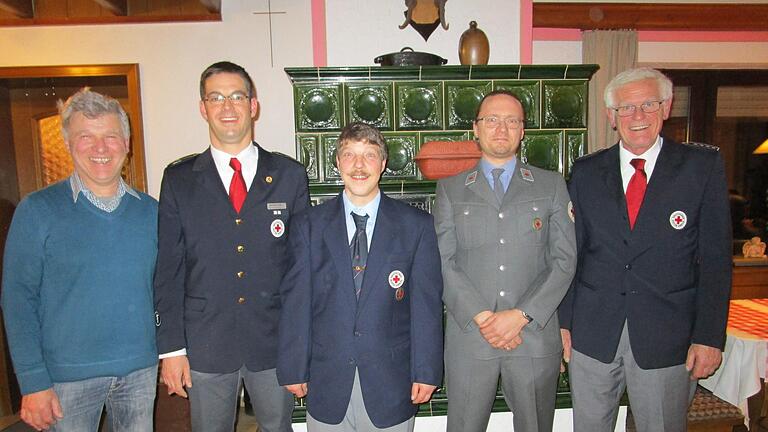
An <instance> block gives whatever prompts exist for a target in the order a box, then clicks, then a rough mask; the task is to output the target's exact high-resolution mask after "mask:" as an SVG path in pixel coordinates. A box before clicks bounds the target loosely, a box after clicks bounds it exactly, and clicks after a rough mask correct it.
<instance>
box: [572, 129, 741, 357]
mask: <svg viewBox="0 0 768 432" xmlns="http://www.w3.org/2000/svg"><path fill="white" fill-rule="evenodd" d="M568 191H569V193H570V195H571V199H572V200H573V206H574V211H575V218H576V244H577V247H578V265H577V270H576V277H575V278H574V280H573V283H572V284H571V288H570V290H569V291H568V294H566V297H565V298H564V299H563V302H562V303H561V305H560V309H559V315H560V325H561V327H563V328H567V329H570V330H571V340H572V344H573V348H574V349H575V350H577V351H579V352H580V353H582V354H586V355H588V356H590V357H592V358H595V359H597V360H599V361H601V362H604V363H608V362H610V361H612V360H613V358H614V357H615V355H616V349H617V346H618V343H619V337H620V336H621V331H622V328H623V326H624V322H625V321H626V322H627V326H628V331H629V340H630V343H631V346H632V353H633V354H634V357H635V360H636V361H637V364H638V365H639V366H640V367H641V368H643V369H656V368H662V367H668V366H673V365H679V364H682V363H684V362H685V359H686V356H687V352H688V348H689V347H690V345H691V344H692V343H696V344H702V345H708V346H712V347H717V348H720V349H722V348H723V345H724V344H725V327H726V321H727V317H728V299H729V296H730V289H731V262H732V261H731V260H732V257H731V222H730V211H729V206H728V191H727V186H726V181H725V171H724V165H723V160H722V158H721V157H720V153H718V152H717V151H715V150H712V149H709V148H703V147H700V146H695V145H688V144H678V143H675V142H673V141H671V140H666V139H665V140H664V143H663V145H662V147H661V152H660V153H659V157H658V159H657V161H656V166H655V167H654V169H653V173H652V175H651V178H650V181H649V182H648V187H647V189H646V192H645V198H644V200H643V204H642V207H641V208H640V212H639V213H638V216H637V220H636V221H635V228H634V229H633V230H630V229H629V221H628V216H627V204H626V200H625V196H624V190H623V187H622V181H621V172H620V167H619V147H618V144H617V145H614V146H613V147H610V148H608V149H606V150H603V151H600V152H597V153H594V154H592V155H588V156H585V157H583V158H581V159H579V160H577V161H576V163H575V164H574V168H573V174H572V176H571V180H570V183H569V185H568ZM677 212H682V213H683V214H684V217H683V216H682V215H681V214H680V213H677ZM673 215H675V216H681V218H680V219H678V221H677V222H676V223H677V224H678V225H677V226H678V228H680V229H676V228H675V227H673V223H672V222H673V221H672V220H671V219H675V218H674V217H673ZM683 220H685V223H684V225H683V226H682V227H680V225H681V224H682V221H683Z"/></svg>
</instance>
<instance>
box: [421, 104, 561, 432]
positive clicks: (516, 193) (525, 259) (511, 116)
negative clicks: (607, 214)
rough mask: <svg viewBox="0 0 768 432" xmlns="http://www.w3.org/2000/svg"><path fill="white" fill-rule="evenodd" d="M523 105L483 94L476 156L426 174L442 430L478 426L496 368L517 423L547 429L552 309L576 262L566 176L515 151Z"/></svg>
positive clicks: (470, 431)
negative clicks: (457, 168)
mask: <svg viewBox="0 0 768 432" xmlns="http://www.w3.org/2000/svg"><path fill="white" fill-rule="evenodd" d="M524 119H525V114H524V112H523V106H522V104H521V103H520V101H519V100H518V99H517V98H516V97H515V96H514V95H512V94H511V93H509V92H506V91H494V92H491V93H489V94H488V95H486V96H485V98H483V100H482V102H481V103H480V106H479V108H478V112H477V116H476V119H475V121H474V125H473V129H474V132H475V135H476V136H477V139H478V142H479V145H480V150H481V151H482V159H481V160H480V162H479V163H478V164H477V166H475V167H474V168H472V169H471V170H469V171H465V172H462V173H460V174H458V175H455V176H453V177H449V178H446V179H442V180H440V181H439V182H438V185H437V198H436V210H435V212H434V216H435V228H436V230H437V236H438V244H439V247H440V254H441V256H442V265H443V279H444V280H445V289H444V294H443V300H444V301H445V304H446V307H447V308H448V319H447V324H446V341H445V367H446V388H447V391H448V431H449V432H456V431H467V432H475V431H484V430H485V429H486V427H487V425H488V419H489V417H490V413H491V406H492V404H493V400H494V397H495V395H496V388H497V383H498V380H499V376H501V379H502V388H503V391H504V397H505V399H506V401H507V405H509V408H510V410H512V412H513V414H514V420H513V422H514V428H515V431H516V432H533V431H551V430H552V422H553V419H554V411H555V393H556V389H557V378H558V372H559V367H560V355H561V351H562V346H561V340H560V330H559V323H558V321H557V314H556V313H555V311H556V309H557V307H558V305H559V304H560V300H561V299H562V298H563V296H564V295H565V292H566V291H567V290H568V286H569V285H570V283H571V279H572V278H573V275H574V271H575V268H576V240H575V235H574V226H573V216H572V213H571V212H570V208H571V204H570V201H569V196H568V191H567V189H566V186H565V181H564V180H563V178H562V177H561V176H560V175H559V174H558V173H553V172H548V171H545V170H541V169H537V168H535V167H532V166H528V165H526V164H524V163H522V161H520V160H518V159H517V157H516V153H517V151H518V149H519V148H520V141H521V140H522V138H523V135H524V133H525V132H524V130H523V126H524Z"/></svg>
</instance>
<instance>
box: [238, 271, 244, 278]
mask: <svg viewBox="0 0 768 432" xmlns="http://www.w3.org/2000/svg"><path fill="white" fill-rule="evenodd" d="M244 277H245V272H244V271H239V272H237V278H238V279H242V278H244Z"/></svg>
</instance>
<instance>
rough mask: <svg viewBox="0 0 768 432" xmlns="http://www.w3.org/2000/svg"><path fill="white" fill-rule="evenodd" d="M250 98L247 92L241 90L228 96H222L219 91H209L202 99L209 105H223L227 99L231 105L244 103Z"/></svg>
mask: <svg viewBox="0 0 768 432" xmlns="http://www.w3.org/2000/svg"><path fill="white" fill-rule="evenodd" d="M250 99H251V98H249V97H248V95H247V94H245V93H241V92H235V93H232V94H231V95H229V96H224V95H223V94H221V93H211V94H209V95H208V96H207V97H205V98H203V100H204V101H206V102H208V103H209V104H211V105H224V102H225V101H227V100H229V101H230V102H231V103H232V105H245V104H246V103H248V101H249V100H250Z"/></svg>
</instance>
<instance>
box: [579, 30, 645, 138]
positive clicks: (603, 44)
mask: <svg viewBox="0 0 768 432" xmlns="http://www.w3.org/2000/svg"><path fill="white" fill-rule="evenodd" d="M581 53H582V54H581V56H582V60H583V63H584V64H597V65H600V69H599V70H598V71H597V72H596V73H595V75H594V76H593V77H592V81H591V82H590V83H589V124H588V125H587V126H588V127H589V143H588V146H587V151H588V152H589V153H592V152H594V151H597V150H600V149H602V148H606V147H610V146H612V145H613V144H614V143H616V142H617V141H618V139H619V136H618V134H617V133H616V131H614V130H613V129H612V128H611V124H610V122H609V121H608V119H607V118H606V116H605V103H604V102H603V91H604V90H605V86H606V85H608V82H609V81H610V80H611V78H613V77H614V76H616V74H618V73H619V72H623V71H625V70H627V69H631V68H633V67H634V66H635V63H637V32H635V31H634V30H590V31H583V32H581Z"/></svg>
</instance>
